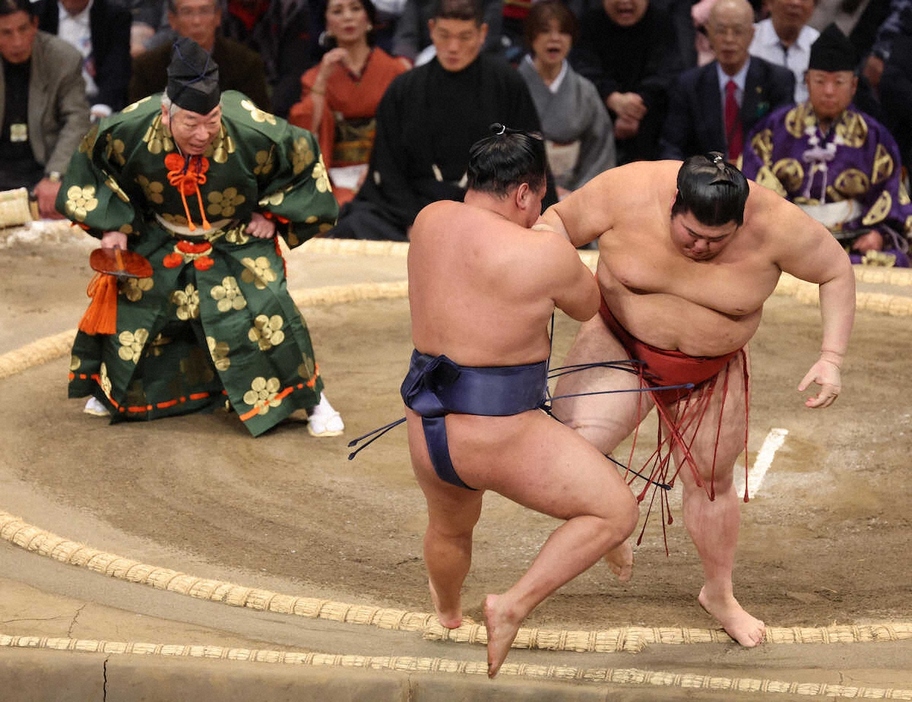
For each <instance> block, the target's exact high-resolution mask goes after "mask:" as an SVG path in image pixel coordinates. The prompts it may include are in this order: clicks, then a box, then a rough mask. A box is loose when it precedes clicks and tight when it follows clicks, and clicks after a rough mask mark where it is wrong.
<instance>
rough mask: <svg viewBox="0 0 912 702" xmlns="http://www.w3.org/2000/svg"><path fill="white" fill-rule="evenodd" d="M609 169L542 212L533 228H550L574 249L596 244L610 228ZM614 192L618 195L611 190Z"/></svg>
mask: <svg viewBox="0 0 912 702" xmlns="http://www.w3.org/2000/svg"><path fill="white" fill-rule="evenodd" d="M616 170H617V169H609V170H607V171H605V172H603V173H601V174H599V175H597V176H596V177H595V178H593V179H592V180H590V181H589V182H588V183H586V185H584V186H583V187H582V188H579V189H578V190H574V191H573V192H572V193H570V195H568V196H567V197H566V198H564V199H563V200H561V201H560V202H558V203H557V204H554V205H551V207H549V208H548V209H547V210H545V211H544V213H543V214H542V216H541V217H539V218H538V222H536V224H535V225H534V226H533V229H550V230H553V231H555V232H557V233H558V234H561V235H563V236H564V237H566V238H567V239H568V240H569V241H570V243H571V244H573V245H574V246H576V247H577V248H578V247H580V246H585V245H586V244H588V243H589V242H591V241H595V240H596V239H597V238H598V237H599V236H601V235H602V234H604V233H605V232H606V231H608V230H609V229H611V223H612V214H611V205H612V201H611V199H610V197H609V193H611V192H612V190H613V188H612V183H613V181H614V180H615V177H614V176H615V171H616ZM614 192H618V191H617V190H614Z"/></svg>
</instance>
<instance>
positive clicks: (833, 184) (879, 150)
mask: <svg viewBox="0 0 912 702" xmlns="http://www.w3.org/2000/svg"><path fill="white" fill-rule="evenodd" d="M741 170H742V171H743V172H744V175H745V176H747V177H748V178H751V179H753V180H756V181H757V182H758V183H759V184H760V185H763V186H766V187H767V188H770V189H771V190H774V191H775V192H777V193H779V194H780V195H782V196H783V197H785V198H786V199H788V200H789V201H791V202H794V203H795V204H797V205H799V206H801V207H802V208H803V209H804V210H805V211H806V212H808V214H810V215H811V216H812V217H814V218H815V219H817V220H818V221H821V222H822V223H823V224H825V225H826V226H827V227H828V228H829V229H830V230H831V231H832V232H833V234H834V236H836V237H837V238H838V239H839V240H840V241H842V242H844V244H845V245H846V247H847V249H850V248H851V245H852V241H853V240H854V239H855V238H857V236H859V235H861V234H862V233H864V232H866V231H868V230H871V229H874V230H877V231H878V232H880V233H881V235H882V236H883V238H884V253H886V254H888V256H886V257H878V256H871V255H869V256H868V257H867V258H866V259H865V257H864V256H861V255H860V254H858V253H857V252H855V253H852V254H851V255H852V259H853V262H854V263H861V262H870V263H875V264H881V265H897V266H908V265H909V259H908V256H907V255H906V253H907V251H908V235H909V233H910V231H912V203H910V200H909V194H908V192H907V191H906V188H905V186H904V184H903V182H902V164H901V163H900V159H899V148H898V147H897V145H896V141H895V140H894V139H893V137H892V136H891V135H890V133H889V132H888V131H887V129H886V128H885V127H884V126H883V125H881V124H879V123H878V122H877V121H876V120H874V119H873V118H872V117H870V116H869V115H866V114H865V113H863V112H860V111H858V110H856V109H855V108H854V107H852V106H849V108H848V109H846V110H845V111H844V112H843V113H842V115H841V116H840V117H839V118H838V119H837V120H836V121H835V122H834V123H833V125H832V127H831V128H830V130H829V132H827V133H826V134H824V133H823V132H822V131H821V130H820V125H819V123H818V120H817V117H816V115H815V114H814V110H813V108H812V107H811V104H810V103H809V102H803V103H800V104H798V105H790V106H787V107H782V108H779V109H778V110H776V111H774V112H772V113H771V114H770V115H769V116H768V117H767V118H766V119H765V120H764V121H763V122H761V123H759V124H758V125H757V126H756V127H755V128H754V130H753V131H752V132H751V133H750V135H749V136H748V139H747V144H746V145H745V149H744V155H743V161H742V166H741ZM891 256H895V260H891Z"/></svg>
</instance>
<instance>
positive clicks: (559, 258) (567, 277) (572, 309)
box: [541, 232, 602, 322]
mask: <svg viewBox="0 0 912 702" xmlns="http://www.w3.org/2000/svg"><path fill="white" fill-rule="evenodd" d="M542 234H543V236H546V237H548V238H549V239H550V241H549V242H548V245H547V246H546V247H545V248H544V252H545V255H544V256H543V257H542V259H541V265H543V266H546V267H547V268H548V269H550V270H551V274H552V284H553V286H554V288H553V289H554V292H553V294H552V299H553V300H554V305H555V307H557V308H558V309H559V310H561V311H563V312H564V313H565V314H566V315H567V316H569V317H570V318H572V319H575V320H577V321H579V322H585V321H586V320H587V319H591V318H592V317H594V316H595V313H596V312H598V309H599V305H600V304H601V301H602V294H601V291H600V290H599V287H598V283H597V282H596V280H595V276H594V275H592V271H591V270H589V268H588V266H586V264H584V263H583V262H582V260H580V257H579V254H578V253H577V251H576V249H574V248H573V247H572V246H569V245H568V244H567V242H566V241H564V240H563V239H562V238H560V235H558V234H552V233H550V232H543V233H542Z"/></svg>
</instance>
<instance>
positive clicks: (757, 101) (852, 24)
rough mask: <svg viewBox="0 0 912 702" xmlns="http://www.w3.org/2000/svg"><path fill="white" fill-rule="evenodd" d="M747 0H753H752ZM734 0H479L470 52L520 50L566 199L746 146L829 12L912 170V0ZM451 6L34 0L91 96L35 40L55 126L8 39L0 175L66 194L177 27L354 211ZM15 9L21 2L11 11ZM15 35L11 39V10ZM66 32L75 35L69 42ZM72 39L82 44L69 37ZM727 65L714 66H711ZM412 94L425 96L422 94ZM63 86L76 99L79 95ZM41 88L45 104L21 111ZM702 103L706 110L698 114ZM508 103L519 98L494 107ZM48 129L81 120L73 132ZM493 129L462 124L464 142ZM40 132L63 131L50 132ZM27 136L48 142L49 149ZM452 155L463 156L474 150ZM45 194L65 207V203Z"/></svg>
mask: <svg viewBox="0 0 912 702" xmlns="http://www.w3.org/2000/svg"><path fill="white" fill-rule="evenodd" d="M465 1H466V2H470V1H471V2H474V0H465ZM726 1H727V0H726ZM742 2H743V5H744V7H748V0H742ZM720 3H723V0H699V1H698V2H691V0H601V1H600V0H567V1H566V2H564V0H537V1H536V0H478V13H479V17H480V18H481V20H482V21H483V26H484V28H485V30H486V31H484V33H483V36H482V38H481V43H480V46H479V53H480V54H481V56H477V57H475V56H473V57H471V58H472V61H474V60H475V58H479V59H481V58H482V57H483V61H484V71H486V72H488V73H491V72H494V71H498V70H500V67H501V66H509V67H510V68H511V69H512V70H514V71H515V73H516V74H517V75H518V76H519V77H520V78H521V82H522V83H524V84H525V88H524V90H525V91H527V92H528V96H529V97H531V104H534V108H535V112H536V117H537V120H534V121H537V124H533V125H532V126H536V127H538V128H540V130H541V131H542V133H543V135H544V137H545V140H546V144H547V147H548V156H549V164H550V167H551V171H552V176H553V180H552V182H551V183H550V185H551V188H550V189H549V191H550V192H551V193H553V196H554V197H555V198H563V197H566V196H567V195H568V194H569V193H570V192H572V191H573V190H574V189H576V188H578V187H580V186H581V185H583V184H584V183H585V182H586V181H587V180H589V179H591V178H592V177H594V176H595V175H597V174H598V173H600V172H601V171H603V170H606V169H607V168H611V167H613V166H615V165H620V164H624V163H628V162H631V161H637V160H654V159H659V158H686V157H687V156H690V155H692V154H693V153H698V152H704V151H707V150H719V151H723V152H725V153H726V155H727V156H728V158H729V159H730V160H732V161H733V162H735V163H739V164H740V163H741V160H742V151H743V150H744V149H747V148H749V147H750V144H749V143H748V140H749V139H750V138H751V132H752V130H753V129H754V128H755V127H757V125H758V124H759V123H760V122H762V121H763V120H764V119H766V118H767V117H768V116H769V114H770V113H772V112H774V111H775V110H776V108H777V107H779V106H780V105H785V104H792V103H793V101H794V103H797V104H801V103H802V102H804V101H806V100H808V90H807V87H806V81H805V73H806V71H807V68H808V61H809V58H810V54H811V47H812V45H813V43H814V42H815V41H816V40H817V39H818V38H819V36H820V33H821V31H823V30H824V29H825V28H826V27H828V26H829V25H831V24H835V25H836V27H838V29H839V30H840V31H841V33H842V35H844V37H845V38H846V39H847V41H848V42H850V43H851V47H852V55H853V57H854V59H853V70H854V71H855V72H856V74H857V76H858V86H857V90H855V91H854V93H853V96H852V97H853V104H854V105H855V106H856V107H857V108H858V109H859V110H860V111H861V113H862V114H864V115H866V118H869V119H871V120H873V121H874V122H875V123H877V124H882V125H883V126H884V127H885V129H886V130H887V133H888V134H891V135H892V137H893V139H894V140H895V142H896V143H897V148H898V149H899V153H898V154H897V158H896V159H894V160H895V162H896V168H895V170H896V172H897V178H900V177H901V176H903V175H905V171H904V170H903V168H902V165H901V164H902V163H909V162H910V161H912V136H910V135H912V130H910V129H909V122H910V120H912V82H910V80H912V79H910V75H912V72H910V71H909V70H908V68H909V67H910V66H909V64H910V63H912V0H817V1H816V2H815V0H764V1H763V3H762V4H761V0H750V5H749V9H748V10H747V11H745V10H744V9H742V8H741V7H740V6H732V7H730V8H729V9H726V10H723V9H722V6H721V5H720ZM0 5H2V6H3V7H5V8H6V9H5V10H3V12H7V11H9V10H13V11H15V9H16V7H17V6H18V7H20V8H21V7H23V4H22V1H21V0H3V2H2V3H0ZM438 5H439V2H438V0H376V2H372V1H371V0H312V1H308V0H38V2H35V3H31V4H30V7H29V13H30V15H31V17H32V20H31V21H32V22H33V23H34V24H35V26H36V27H37V28H38V29H40V30H41V31H40V32H38V37H40V36H43V35H44V34H45V33H46V34H50V35H57V37H58V39H59V40H60V44H62V43H64V42H65V43H67V44H69V45H70V46H72V47H73V49H74V50H75V52H78V54H79V65H81V67H82V71H81V82H80V83H79V86H80V87H81V88H84V91H85V96H86V101H85V104H84V105H83V104H81V103H80V104H76V103H75V102H73V99H74V96H73V94H72V93H73V86H74V80H73V78H74V77H73V76H69V77H68V78H66V79H62V78H61V76H65V75H66V73H65V71H64V64H65V63H67V61H58V60H55V61H54V62H53V66H51V67H48V68H46V69H45V68H42V67H41V66H38V65H37V64H38V63H39V62H40V61H44V59H43V58H42V57H41V56H38V55H36V56H35V57H34V58H33V59H32V64H33V66H32V74H33V76H32V77H33V79H34V74H35V73H42V75H43V73H44V72H46V73H47V77H45V78H43V79H44V80H47V81H49V82H50V83H59V84H60V96H54V95H51V100H50V101H51V102H52V103H54V109H53V110H51V112H53V120H56V124H55V125H50V124H47V123H48V120H51V119H52V118H51V117H46V118H43V121H42V122H41V125H42V126H41V127H38V126H35V125H33V121H34V119H33V116H32V115H31V111H32V108H33V105H31V104H30V103H29V100H32V101H34V100H35V98H34V97H31V93H28V96H29V97H28V98H26V97H23V96H24V95H25V94H26V92H25V90H26V89H25V85H26V84H27V83H26V82H24V81H26V79H25V78H24V77H23V75H17V73H16V66H17V65H20V63H21V62H19V61H17V59H16V56H15V52H14V50H12V49H10V48H9V47H7V48H4V46H3V45H0V49H3V51H2V53H3V58H4V92H5V93H9V92H10V91H13V90H15V91H18V93H19V97H18V98H16V97H15V96H13V97H12V98H11V97H10V96H8V95H4V99H5V102H6V114H5V115H4V121H5V123H4V137H3V139H2V140H0V152H3V153H4V154H5V155H7V156H11V159H7V160H6V163H7V164H8V165H7V167H6V171H7V173H4V172H2V171H3V169H2V168H0V179H2V180H4V184H3V186H4V187H6V188H10V187H14V186H15V185H17V183H16V182H15V181H16V178H15V177H12V176H10V175H9V174H10V173H12V172H13V165H14V164H18V165H17V166H16V167H17V168H18V169H19V170H18V171H17V172H22V173H27V174H28V178H26V179H25V181H23V182H22V183H21V184H22V185H24V186H26V187H28V188H30V189H32V190H34V191H35V192H36V194H37V195H38V196H39V201H40V202H42V203H45V204H46V203H48V202H51V201H52V200H53V198H52V197H50V196H49V195H47V194H45V195H44V197H43V198H42V197H41V193H42V192H43V191H45V190H46V191H47V192H48V193H50V192H52V191H53V184H54V183H56V182H59V178H60V173H61V172H62V171H65V161H66V158H65V152H66V150H68V149H69V150H70V151H71V150H72V149H73V148H75V145H76V142H75V141H74V139H73V138H72V134H73V133H75V132H78V131H83V132H84V131H85V129H86V128H87V126H88V125H89V123H90V121H97V120H99V119H101V118H103V117H105V116H106V115H109V114H111V113H112V112H116V111H119V110H121V109H123V108H124V107H125V106H126V105H128V104H130V103H132V102H134V101H136V100H138V99H140V98H143V97H145V96H147V95H150V94H153V93H157V92H160V91H162V90H163V89H164V87H165V84H166V70H167V64H168V61H169V60H170V56H171V47H172V45H173V42H174V40H175V38H176V37H179V36H185V37H189V38H191V39H193V40H194V41H196V42H197V43H198V44H199V45H200V46H202V47H203V48H204V49H205V50H207V51H209V52H211V55H212V57H213V59H214V60H215V61H216V62H217V64H218V65H219V67H220V84H221V87H222V89H226V90H227V89H233V90H239V91H240V92H243V93H244V94H245V95H247V96H248V97H249V98H251V99H252V100H253V101H254V102H255V103H256V104H257V105H258V106H261V107H262V108H263V109H266V110H268V111H271V112H272V113H273V114H275V115H277V116H280V117H284V118H287V119H289V121H291V122H292V123H293V124H297V125H298V126H302V127H305V128H307V129H309V130H311V131H313V132H314V133H315V134H316V135H318V137H319V141H320V146H321V151H322V153H323V157H324V161H325V162H326V164H327V167H328V168H329V169H330V175H331V179H332V182H333V185H334V190H335V191H336V192H337V196H338V199H339V202H340V204H342V205H347V203H351V201H352V200H354V203H351V204H348V205H347V207H348V208H353V209H351V210H350V209H343V211H342V218H341V222H344V221H345V220H346V217H347V216H348V214H349V212H350V211H355V210H357V209H358V204H359V198H358V197H357V196H356V194H357V193H358V192H359V191H360V189H361V188H362V186H363V185H364V182H365V179H368V178H373V179H374V180H379V179H380V171H379V170H378V169H377V168H373V167H372V166H370V163H371V158H372V153H373V151H374V145H375V138H376V137H375V134H376V133H378V132H379V133H388V134H393V133H394V132H396V131H397V130H401V129H402V127H403V125H401V124H389V125H385V127H386V130H387V132H384V125H382V124H378V123H377V115H378V111H379V112H381V113H383V112H386V113H387V119H388V120H389V119H393V118H395V119H400V117H398V116H396V115H397V113H396V112H395V111H394V110H391V109H389V106H387V109H384V108H383V107H381V102H382V101H383V99H384V96H385V94H386V93H387V88H388V87H389V86H390V85H392V84H393V83H396V82H397V81H398V83H401V82H403V81H405V76H403V75H402V74H404V73H407V72H409V71H413V70H415V68H416V67H418V66H422V65H427V64H431V63H435V62H437V61H440V60H441V59H440V57H435V53H436V46H437V42H436V41H435V40H434V38H433V37H432V32H431V30H430V27H432V26H433V23H434V18H435V11H436V9H435V8H436V7H437V6H438ZM717 6H718V7H717ZM0 9H2V7H0ZM6 18H8V14H4V15H3V16H2V17H0V20H3V21H6ZM714 18H715V19H714ZM0 24H2V21H0ZM714 27H715V31H714ZM26 30H27V28H26ZM32 41H33V42H35V41H37V39H36V38H34V37H33V38H32ZM3 42H6V44H8V43H9V40H8V39H6V40H5V39H4V38H3V33H2V28H0V44H2V43H3ZM739 42H740V43H741V44H743V46H741V45H739ZM52 48H53V49H54V51H57V50H58V49H59V50H60V51H64V50H63V49H60V47H59V44H56V43H55V44H53V46H52ZM11 51H13V53H11ZM42 51H43V50H42ZM37 53H39V52H36V54H37ZM748 53H749V55H750V57H751V58H750V65H751V66H752V68H751V71H753V72H754V73H751V74H750V75H748V76H747V78H746V82H745V78H744V75H743V74H742V77H741V78H740V79H737V76H736V75H735V74H736V73H737V72H739V71H741V70H742V67H745V66H746V64H747V55H748ZM61 56H65V57H67V59H69V58H71V57H73V56H75V54H67V53H65V51H64V53H62V54H61ZM39 60H40V61H39ZM726 61H727V62H728V64H732V65H731V66H729V65H728V64H727V63H726ZM717 64H718V70H719V71H720V73H719V75H720V76H721V75H722V73H721V71H725V72H728V73H729V74H730V75H731V76H732V77H734V78H736V80H735V81H734V83H735V84H736V85H734V87H730V88H729V90H730V92H731V93H732V95H731V96H728V95H726V94H725V93H724V92H722V93H719V95H718V98H716V97H712V98H711V99H709V102H706V101H702V102H701V101H700V100H698V99H697V98H698V97H699V96H700V92H699V91H700V90H701V89H702V88H701V87H700V86H701V83H700V81H701V80H705V76H707V75H709V74H708V73H706V71H714V70H716V69H715V68H713V67H714V66H716V65H717ZM494 66H499V67H498V68H493V67H494ZM758 66H761V67H764V68H765V70H766V73H765V74H764V76H762V77H760V78H758V77H757V76H756V75H755V72H756V71H757V70H759V69H758V68H757V67H758ZM700 69H705V70H704V73H702V74H701V73H699V71H700ZM459 70H460V71H461V70H463V69H462V68H460V69H459ZM744 70H746V68H745V69H744ZM784 70H786V71H788V72H791V74H792V76H793V81H791V82H790V81H789V80H788V77H786V76H785V73H784V72H783V71H784ZM450 73H452V71H450ZM51 74H54V75H53V76H51ZM713 75H714V74H713ZM400 76H402V77H401V78H400ZM701 76H702V77H701ZM409 80H411V82H412V83H415V82H416V80H417V79H416V78H411V79H409ZM714 80H715V78H714V77H712V76H711V80H710V82H712V81H714ZM757 81H759V82H757ZM33 82H34V81H33ZM511 85H512V84H511ZM713 85H715V83H713ZM716 88H717V89H718V86H716ZM723 88H724V86H723ZM791 89H793V90H794V93H793V94H789V90H791ZM511 90H512V88H511ZM400 92H402V91H401V90H400ZM717 92H718V90H717ZM390 99H391V98H390ZM402 99H404V100H412V99H417V98H415V97H414V95H413V94H412V93H406V95H405V96H404V97H403V98H402ZM523 100H526V97H523ZM688 101H689V102H691V103H693V104H692V105H690V107H688ZM726 101H728V102H731V103H732V104H733V105H734V106H735V108H736V110H739V111H740V115H739V116H738V117H737V118H735V119H734V121H733V122H730V121H729V120H728V117H727V116H726V117H725V124H723V123H722V121H723V115H722V112H723V106H724V103H725V102H726ZM65 103H66V104H67V105H68V107H67V109H65V110H61V109H60V106H61V105H63V104H65ZM25 105H28V110H29V114H28V115H25V114H24V113H23V114H20V115H15V114H13V115H11V110H15V109H19V110H20V112H21V111H22V108H23V107H24V106H25ZM707 105H712V106H713V108H712V109H709V108H708V107H707ZM717 105H718V106H717ZM450 109H452V108H451V107H450V106H448V107H447V110H450ZM688 109H690V110H691V111H693V112H694V114H692V115H690V116H689V117H688V116H687V115H688V112H687V110H688ZM724 109H726V110H727V109H728V107H727V106H724ZM83 110H84V114H76V113H82V111H83ZM712 112H716V113H718V114H711V113H712ZM426 114H427V115H428V118H429V119H431V118H434V119H436V118H437V117H439V118H441V119H442V120H443V122H444V124H443V125H441V126H442V128H444V129H447V128H454V129H456V130H458V129H460V128H461V127H460V126H459V125H458V120H452V121H450V120H449V119H448V113H447V112H446V111H444V110H441V109H438V110H437V112H436V113H435V111H434V110H433V109H431V110H430V111H428V112H427V113H426ZM435 114H436V115H437V117H434V115H435ZM517 114H523V113H522V111H520V112H519V113H517ZM390 115H392V117H390ZM380 119H381V120H382V119H383V117H381V118H380ZM509 120H510V115H509V114H506V115H501V116H500V118H499V120H496V121H503V122H508V121H509ZM20 123H22V124H29V125H32V126H31V127H30V131H28V134H27V136H22V135H21V134H20V136H18V137H17V136H16V135H15V132H16V128H17V125H19V124H20ZM454 123H457V124H454ZM716 123H718V124H716ZM707 125H710V126H711V127H712V129H714V130H715V132H714V133H715V134H717V135H722V137H724V138H723V139H722V140H721V143H717V142H719V141H720V139H719V138H716V137H712V136H707V134H708V132H706V129H707ZM511 126H514V125H511ZM515 126H523V125H515ZM473 128H474V127H473ZM23 129H24V127H23ZM42 130H46V131H47V132H53V133H54V135H58V134H59V135H69V136H67V137H66V138H65V139H62V140H61V142H60V145H59V149H56V150H55V146H56V145H55V144H54V143H49V139H48V135H47V134H42V133H40V132H42ZM701 130H703V132H706V133H705V134H704V135H703V136H701ZM10 134H13V137H12V139H11V138H10ZM481 136H483V134H482V133H478V134H469V135H467V138H466V139H459V140H458V142H459V146H460V148H461V147H462V144H463V142H466V143H468V144H471V143H472V142H474V141H475V140H476V139H477V138H479V137H481ZM888 138H889V137H888ZM33 141H34V142H35V143H37V142H39V141H43V142H45V143H42V145H41V146H40V147H37V146H33V145H32V142H33ZM51 141H53V139H51ZM23 142H28V143H29V145H31V146H32V148H31V152H32V153H31V154H30V153H28V149H25V147H24V144H23ZM407 147H408V145H407V144H406V145H405V147H403V148H407ZM396 148H399V147H398V146H397V147H396ZM378 158H380V157H379V156H378ZM52 161H53V163H52ZM48 164H51V165H48ZM429 165H430V166H431V167H432V168H433V169H436V170H434V173H433V175H434V177H436V180H437V181H438V182H440V183H443V184H444V185H448V184H452V185H455V186H457V188H456V190H453V188H437V189H436V191H435V192H437V193H439V196H440V197H453V196H454V195H453V194H452V193H451V191H453V192H456V196H458V186H459V180H460V176H461V173H455V172H454V173H450V174H445V175H441V173H440V172H439V171H440V169H441V167H442V164H440V163H437V162H436V161H434V162H433V163H430V164H429ZM25 166H27V167H25ZM20 167H21V168H20ZM453 169H455V170H459V168H458V166H457V165H453V167H452V168H451V170H453ZM20 180H21V178H20ZM45 181H48V182H45ZM900 190H901V192H898V193H897V197H898V198H899V199H904V200H905V202H904V203H903V204H904V205H905V204H908V196H907V194H906V189H905V185H904V184H901V186H900ZM389 196H390V193H389V192H387V193H385V194H384V195H383V197H389ZM429 197H430V199H434V198H435V197H437V195H430V196H429ZM420 202H423V200H422V201H420ZM420 202H419V204H420ZM362 204H363V203H362ZM362 209H363V208H362ZM375 209H376V208H375ZM41 210H42V214H43V215H45V216H51V215H52V212H51V211H50V209H49V208H48V207H47V206H43V207H42V208H41ZM404 212H405V214H404V215H403V216H404V217H405V219H404V220H402V221H403V222H405V224H404V225H403V224H402V223H401V222H398V223H394V226H393V230H395V233H394V234H390V233H389V232H388V231H386V230H384V229H383V227H380V229H378V230H377V232H368V233H366V234H364V236H365V238H407V230H408V226H409V222H408V217H409V216H410V212H411V210H410V209H406V210H404ZM375 219H376V218H375ZM386 219H387V220H389V217H387V218H386ZM361 221H362V220H361V219H358V218H357V217H356V218H355V219H353V220H351V222H350V224H353V226H349V227H347V228H346V227H340V228H339V230H338V231H335V232H333V233H331V234H330V235H334V236H347V235H352V234H351V233H350V232H351V231H352V230H353V229H357V228H358V227H360V226H361V224H360V223H361ZM377 221H379V220H377ZM341 222H340V224H341ZM910 226H912V218H910ZM896 228H898V229H899V235H900V239H902V247H903V248H905V240H906V238H907V236H908V233H909V229H910V227H907V226H906V225H905V222H902V223H900V225H898V227H896ZM346 231H348V232H349V234H346V233H345V232H346ZM354 235H355V236H360V234H358V233H355V234H354Z"/></svg>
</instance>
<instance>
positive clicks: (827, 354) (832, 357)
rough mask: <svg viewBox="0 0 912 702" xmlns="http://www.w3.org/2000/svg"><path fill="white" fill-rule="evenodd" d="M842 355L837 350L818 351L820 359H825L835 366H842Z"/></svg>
mask: <svg viewBox="0 0 912 702" xmlns="http://www.w3.org/2000/svg"><path fill="white" fill-rule="evenodd" d="M843 356H844V354H841V353H839V352H838V351H827V350H823V351H821V352H820V360H821V361H826V362H827V363H830V364H832V365H834V366H836V367H837V368H840V367H841V366H842V359H843Z"/></svg>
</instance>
